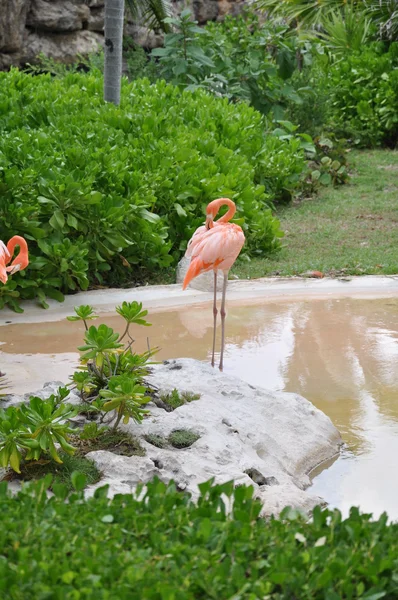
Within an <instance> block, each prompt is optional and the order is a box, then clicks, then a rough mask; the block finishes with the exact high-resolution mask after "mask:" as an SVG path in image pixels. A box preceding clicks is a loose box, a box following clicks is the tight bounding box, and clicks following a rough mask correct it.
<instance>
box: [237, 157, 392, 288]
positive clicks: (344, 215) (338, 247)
mask: <svg viewBox="0 0 398 600" xmlns="http://www.w3.org/2000/svg"><path fill="white" fill-rule="evenodd" d="M349 169H350V174H351V180H350V183H349V184H347V185H343V186H339V187H336V188H325V189H324V190H322V192H321V193H320V194H319V195H318V196H315V197H314V198H311V199H306V200H304V201H302V202H300V203H299V204H296V205H290V206H287V207H283V208H281V209H280V210H278V217H279V218H280V221H281V227H282V230H283V231H284V232H285V237H284V238H283V249H282V251H281V252H279V253H276V254H275V255H273V256H271V257H268V258H259V259H253V260H252V261H251V262H245V261H243V260H241V261H239V263H238V264H237V265H236V266H235V267H234V268H233V273H234V274H235V275H238V277H240V278H242V279H243V278H251V279H253V278H257V277H263V276H267V275H282V276H289V275H300V274H304V273H305V272H306V271H309V270H317V271H322V272H323V273H324V274H325V275H329V276H341V275H345V274H346V275H363V274H375V273H377V274H383V273H384V274H392V273H398V151H391V150H390V151H389V150H372V151H366V152H352V153H351V154H350V156H349Z"/></svg>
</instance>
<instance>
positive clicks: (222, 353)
mask: <svg viewBox="0 0 398 600" xmlns="http://www.w3.org/2000/svg"><path fill="white" fill-rule="evenodd" d="M227 284H228V271H226V272H224V284H223V288H222V300H221V311H220V313H221V355H220V365H219V369H220V371H222V370H223V366H224V362H223V361H224V344H225V316H226V314H227V313H226V312H225V296H226V293H227Z"/></svg>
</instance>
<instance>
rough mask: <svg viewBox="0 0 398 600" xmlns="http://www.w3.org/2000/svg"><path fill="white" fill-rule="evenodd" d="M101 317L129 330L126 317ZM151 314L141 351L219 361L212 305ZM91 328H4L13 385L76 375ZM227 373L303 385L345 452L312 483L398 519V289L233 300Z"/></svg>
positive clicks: (336, 498) (32, 386)
mask: <svg viewBox="0 0 398 600" xmlns="http://www.w3.org/2000/svg"><path fill="white" fill-rule="evenodd" d="M101 321H102V322H106V323H107V324H108V325H110V326H112V327H114V328H115V329H116V330H119V331H121V329H122V322H121V319H120V318H119V317H117V316H105V317H104V318H101ZM150 321H151V322H152V323H153V327H151V328H135V329H134V330H133V335H134V337H135V339H136V343H135V346H136V348H137V350H140V351H142V350H144V349H146V348H147V345H148V343H149V344H150V346H151V347H155V346H160V348H161V350H160V352H159V354H158V357H159V359H165V358H174V357H182V356H186V357H192V358H197V359H199V360H209V353H210V350H211V343H212V311H211V305H210V304H205V305H204V304H201V305H192V306H185V307H183V308H179V309H178V310H175V309H173V310H168V311H163V312H159V311H158V312H156V311H155V312H152V311H151V312H150ZM83 333H84V328H83V327H82V326H81V324H79V323H69V322H67V321H60V322H45V323H30V324H28V323H24V324H10V325H7V326H5V327H2V328H1V338H0V339H1V344H2V345H1V346H0V348H1V350H2V352H0V365H1V370H3V371H6V372H7V376H8V380H9V384H10V387H11V389H12V391H15V392H19V393H23V392H26V391H33V390H36V389H38V388H40V387H41V386H42V384H43V383H44V382H45V381H48V380H63V381H66V379H67V376H68V375H69V374H70V372H71V371H72V370H73V367H74V365H75V364H76V361H77V356H78V355H77V353H76V347H77V346H78V345H80V344H81V340H82V336H83ZM147 337H148V339H147ZM21 350H22V352H23V353H21ZM225 372H226V373H230V374H233V375H236V376H238V377H241V378H242V379H244V380H246V381H248V382H250V383H252V384H255V385H259V386H262V387H265V388H268V389H271V390H275V391H288V392H297V393H299V394H301V395H302V396H304V397H305V398H307V399H308V400H310V401H311V402H313V403H314V404H315V405H316V406H317V407H318V408H320V409H321V410H322V411H323V412H325V413H326V414H327V415H329V417H330V418H331V419H332V421H333V423H334V424H335V425H336V427H337V428H338V429H339V430H340V432H341V434H342V437H343V439H344V442H345V446H344V448H343V450H342V453H341V456H340V457H339V458H338V459H337V460H336V461H334V462H333V464H331V465H326V468H325V465H324V466H323V469H320V470H319V471H318V472H314V473H313V474H312V476H313V486H312V490H311V491H313V492H314V493H316V494H319V495H320V496H322V497H324V498H325V499H326V501H327V502H329V504H330V506H331V507H338V508H339V509H341V510H342V511H343V513H345V514H347V510H348V508H349V507H350V506H351V505H356V506H360V507H361V510H363V511H365V512H373V513H374V514H375V515H379V514H380V513H381V512H383V511H384V510H386V511H387V512H388V514H389V516H390V517H391V518H393V519H398V503H397V501H396V499H397V497H398V478H397V477H396V476H395V473H396V464H395V462H396V457H397V456H398V298H396V297H388V298H374V299H369V298H367V299H360V298H355V299H354V298H336V297H331V298H326V299H320V298H314V299H301V298H300V299H297V298H289V297H286V298H284V299H283V300H281V299H279V298H278V299H276V298H275V299H272V298H271V299H270V298H268V299H267V301H264V300H261V301H260V300H259V299H256V300H255V302H254V303H253V302H249V303H247V304H243V303H242V301H241V300H239V302H236V301H235V302H234V301H232V302H230V303H229V308H228V317H227V329H226V354H225Z"/></svg>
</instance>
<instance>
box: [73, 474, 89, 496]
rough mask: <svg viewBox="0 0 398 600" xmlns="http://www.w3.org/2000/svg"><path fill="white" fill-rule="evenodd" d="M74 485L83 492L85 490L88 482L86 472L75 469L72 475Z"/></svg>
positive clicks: (78, 490)
mask: <svg viewBox="0 0 398 600" xmlns="http://www.w3.org/2000/svg"><path fill="white" fill-rule="evenodd" d="M70 478H71V481H72V485H73V487H74V488H75V490H76V491H77V492H81V491H82V490H84V488H85V487H86V484H87V477H86V475H85V474H84V473H79V471H73V473H72V475H71V477H70Z"/></svg>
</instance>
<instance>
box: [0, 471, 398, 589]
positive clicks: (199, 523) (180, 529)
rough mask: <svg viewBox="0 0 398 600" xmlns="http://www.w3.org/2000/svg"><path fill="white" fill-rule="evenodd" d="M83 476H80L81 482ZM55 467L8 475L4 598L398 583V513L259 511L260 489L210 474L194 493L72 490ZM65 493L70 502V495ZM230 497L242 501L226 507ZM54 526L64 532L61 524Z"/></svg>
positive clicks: (1, 561)
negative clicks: (35, 478) (256, 492)
mask: <svg viewBox="0 0 398 600" xmlns="http://www.w3.org/2000/svg"><path fill="white" fill-rule="evenodd" d="M82 479H84V477H79V478H78V477H77V475H76V476H75V477H74V479H73V481H74V482H75V486H76V487H77V488H78V489H81V487H82V484H83V485H84V482H83V481H81V480H82ZM50 483H51V478H50V477H48V478H46V480H43V481H41V482H38V483H35V484H31V485H30V486H29V487H26V488H25V489H23V490H22V491H21V492H18V494H17V495H16V496H15V497H12V496H11V494H8V493H7V487H6V485H5V484H0V512H1V515H2V527H1V529H0V546H1V549H2V550H1V558H0V594H1V597H2V598H4V600H22V599H23V600H36V599H37V598H44V597H51V595H52V596H54V594H56V597H57V598H65V599H66V598H79V599H80V600H94V599H95V600H106V599H109V598H112V600H138V599H140V598H145V599H147V600H205V599H206V600H207V599H209V598H217V599H221V598H223V599H224V598H225V599H226V598H230V599H232V598H234V599H237V598H240V599H242V600H252V599H253V600H254V599H259V598H261V599H263V598H264V599H265V598H267V599H268V600H293V599H294V598H297V599H300V600H301V599H304V598H311V599H312V600H338V599H339V600H340V599H342V598H344V599H345V598H347V599H348V598H352V599H354V598H358V599H359V598H363V599H365V598H366V599H368V600H371V599H373V600H376V599H379V600H380V599H381V598H385V600H392V599H393V598H396V597H397V594H398V584H397V580H398V565H397V553H398V545H397V539H398V524H397V523H391V524H388V523H387V517H386V515H383V516H382V517H380V518H379V519H378V520H375V521H373V520H372V519H371V518H370V516H369V515H362V514H360V513H359V511H358V510H357V509H355V508H353V509H351V511H350V515H349V517H348V518H345V519H343V518H342V516H341V514H340V512H339V511H337V510H335V511H329V510H321V509H320V508H316V509H315V510H314V512H313V515H312V518H311V519H310V521H309V522H308V519H307V518H306V517H302V516H300V515H298V514H297V512H295V511H292V510H289V509H286V510H285V511H283V513H282V515H281V518H280V519H271V520H269V521H268V522H266V521H264V520H263V519H259V518H258V517H259V514H260V510H261V505H260V503H259V502H258V500H254V499H253V490H252V489H251V488H246V487H245V486H239V487H237V488H236V489H235V490H234V489H233V484H231V483H227V484H224V485H218V486H213V487H211V482H208V483H206V484H202V485H201V486H200V489H201V495H200V498H199V500H198V502H197V503H193V502H192V500H191V499H190V498H189V496H188V495H187V494H185V493H181V492H178V491H177V490H176V488H175V487H174V485H173V484H169V485H167V486H166V485H165V484H164V483H162V482H160V481H158V480H154V481H153V482H151V483H149V484H148V487H147V490H146V491H145V493H144V494H142V493H141V496H142V495H143V496H144V497H143V498H140V499H139V495H140V494H139V493H136V494H134V495H131V494H128V495H121V494H118V495H116V496H115V497H114V498H113V499H108V498H107V497H106V488H101V489H99V490H97V491H96V492H95V494H94V497H93V498H88V499H84V497H83V493H82V492H81V491H76V492H74V493H72V494H69V496H68V494H67V490H66V488H65V486H62V485H59V484H58V485H54V486H53V491H54V494H55V496H54V497H52V498H47V496H46V494H45V490H46V487H47V486H48V485H49V484H50ZM66 497H67V502H65V498H66ZM225 497H228V498H230V499H231V501H233V508H232V512H231V513H228V512H227V510H226V506H225ZM54 531H56V535H54Z"/></svg>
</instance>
